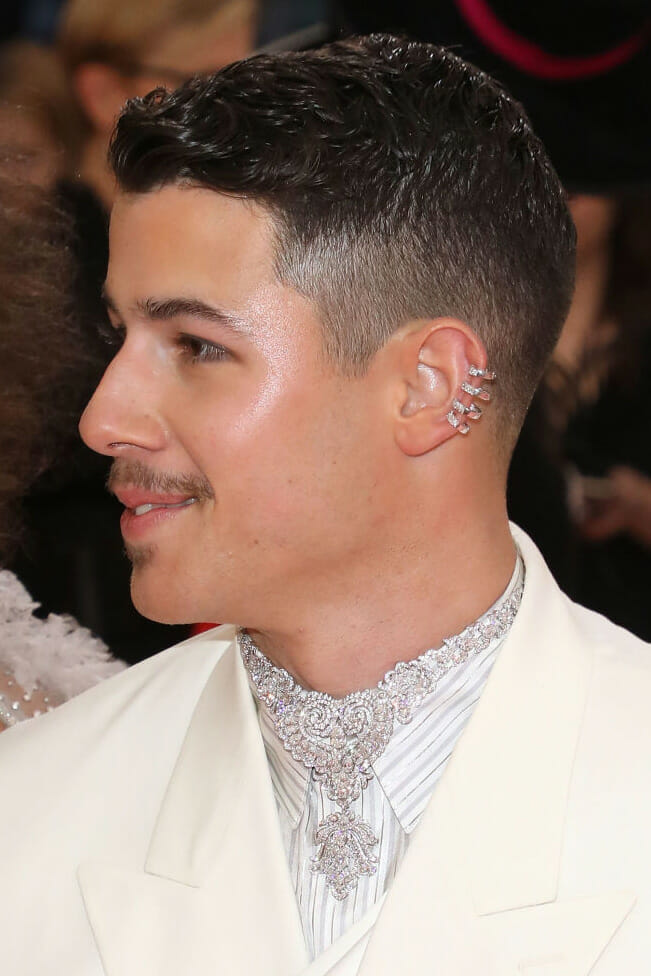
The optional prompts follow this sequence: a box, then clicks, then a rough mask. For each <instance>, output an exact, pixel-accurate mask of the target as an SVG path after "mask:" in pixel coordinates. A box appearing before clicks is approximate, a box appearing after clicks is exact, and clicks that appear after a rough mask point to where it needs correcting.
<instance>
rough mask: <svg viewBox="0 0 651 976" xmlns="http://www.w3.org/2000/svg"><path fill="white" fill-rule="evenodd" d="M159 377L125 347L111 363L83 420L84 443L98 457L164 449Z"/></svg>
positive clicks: (80, 426) (139, 454)
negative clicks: (158, 387) (130, 354)
mask: <svg viewBox="0 0 651 976" xmlns="http://www.w3.org/2000/svg"><path fill="white" fill-rule="evenodd" d="M157 396H158V392H157V374H156V372H155V370H153V369H152V367H151V365H148V364H146V363H140V362H139V361H138V360H136V359H134V358H133V357H129V355H128V354H127V353H126V351H125V348H124V347H123V349H122V350H121V351H120V352H119V353H118V355H117V356H116V357H115V359H114V360H113V361H112V362H111V363H110V364H109V366H108V368H107V370H106V372H105V373H104V376H103V377H102V379H101V382H100V384H99V386H98V387H97V389H96V390H95V393H94V394H93V396H92V398H91V400H90V402H89V403H88V406H87V407H86V409H85V410H84V412H83V414H82V417H81V420H80V421H79V433H80V434H81V437H82V440H83V441H84V442H85V443H86V444H87V445H88V447H90V448H91V449H92V450H93V451H96V452H97V453H98V454H106V455H108V456H110V457H119V456H123V457H128V456H132V457H136V456H141V455H142V452H154V451H160V450H162V449H163V448H164V447H165V445H166V442H167V435H166V429H165V425H164V423H163V422H162V418H161V417H160V416H159V415H158V413H157V403H158V402H159V401H158V399H157Z"/></svg>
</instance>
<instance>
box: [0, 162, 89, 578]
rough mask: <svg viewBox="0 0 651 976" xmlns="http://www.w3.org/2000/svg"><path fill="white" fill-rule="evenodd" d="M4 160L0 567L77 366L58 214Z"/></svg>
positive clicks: (64, 411)
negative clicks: (11, 174)
mask: <svg viewBox="0 0 651 976" xmlns="http://www.w3.org/2000/svg"><path fill="white" fill-rule="evenodd" d="M1 155H2V153H1V151H0V156H1ZM9 163H10V161H5V160H2V159H0V348H1V349H2V354H1V355H0V566H1V565H3V564H4V563H6V561H7V560H8V558H9V556H10V555H11V554H12V551H13V549H14V548H15V545H16V543H17V542H18V539H19V521H20V520H19V517H18V515H19V507H20V501H21V499H22V498H23V496H24V495H25V493H26V491H27V489H28V488H29V487H30V485H31V484H32V482H33V481H34V480H35V479H36V477H37V476H38V475H39V474H40V472H41V471H42V470H43V469H44V468H45V466H46V465H47V463H48V461H49V460H50V459H51V458H52V457H53V456H54V455H55V454H56V451H57V445H58V444H59V442H60V439H61V438H62V437H63V436H67V433H68V430H69V428H70V425H71V413H72V409H71V406H70V404H71V402H72V401H73V400H74V399H75V395H74V390H75V385H76V382H77V377H78V371H79V369H80V368H81V367H84V368H85V354H84V352H83V343H82V341H81V337H80V333H79V331H78V329H77V326H76V324H75V322H74V320H73V310H72V308H71V307H70V288H71V285H70V282H71V274H72V270H71V266H70V256H69V253H68V249H67V235H68V225H67V222H66V218H65V217H64V216H63V215H62V214H61V213H60V212H59V211H58V210H57V209H56V208H55V207H54V206H53V204H52V203H51V201H50V199H49V197H48V196H46V195H45V193H44V192H43V191H41V190H40V189H38V188H37V187H35V186H32V185H28V184H24V183H23V184H21V183H17V182H16V181H15V180H14V179H13V178H9V177H8V176H7V175H4V172H3V170H4V168H5V165H6V166H7V167H8V165H9Z"/></svg>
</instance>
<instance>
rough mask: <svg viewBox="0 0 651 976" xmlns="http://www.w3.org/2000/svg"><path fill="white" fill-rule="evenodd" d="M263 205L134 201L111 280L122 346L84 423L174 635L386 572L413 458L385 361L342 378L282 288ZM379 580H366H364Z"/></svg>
mask: <svg viewBox="0 0 651 976" xmlns="http://www.w3.org/2000/svg"><path fill="white" fill-rule="evenodd" d="M273 255H274V235H273V228H272V224H271V221H270V219H269V217H268V216H266V215H265V213H264V212H263V211H262V210H261V209H260V208H258V207H256V206H255V205H254V204H250V203H247V202H245V201H242V200H237V199H233V198H229V197H226V196H222V195H220V194H218V193H215V192H212V191H209V190H204V189H196V188H181V187H177V186H168V187H165V188H163V189H160V190H157V191H152V192H149V193H146V194H138V195H124V194H122V195H120V196H118V199H117V202H116V204H115V207H114V210H113V214H112V218H111V230H110V262H109V269H108V276H107V282H106V293H107V302H108V305H109V310H110V316H111V319H112V323H113V325H114V326H115V328H116V331H117V333H118V337H119V339H120V340H121V344H120V345H119V349H118V351H117V353H116V355H115V358H114V359H113V361H112V362H111V364H110V365H109V367H108V369H107V371H106V373H105V375H104V378H103V380H102V382H101V384H100V386H99V387H98V389H97V391H96V393H95V395H94V397H93V399H92V400H91V402H90V404H89V405H88V407H87V409H86V411H85V413H84V416H83V418H82V421H81V433H82V436H83V438H84V440H85V441H86V443H87V444H88V445H89V446H90V447H91V448H93V449H94V450H96V451H98V452H100V453H102V454H106V455H110V456H112V457H113V458H115V462H114V466H113V475H112V487H113V490H114V491H115V492H116V494H117V496H118V498H120V499H121V501H122V502H123V504H124V505H125V506H126V507H125V513H124V515H123V517H122V531H123V536H124V540H125V543H126V546H127V550H128V552H129V554H130V556H131V558H132V561H133V566H134V570H133V578H132V596H133V600H134V603H135V605H136V607H137V608H138V609H139V610H140V611H141V612H142V613H144V614H145V615H146V616H149V617H152V618H154V619H157V620H161V621H165V622H180V621H183V622H189V621H197V620H219V621H226V620H229V621H232V622H238V623H242V622H246V624H247V625H248V626H252V627H254V626H255V625H256V617H257V614H258V613H260V614H261V615H262V614H263V615H264V617H265V620H266V621H267V622H269V620H270V619H273V615H274V612H275V610H276V607H277V606H278V605H279V604H280V603H282V602H283V601H285V608H286V602H287V600H289V601H291V598H292V597H291V594H292V593H294V592H297V591H298V590H299V589H300V591H301V592H302V593H303V594H305V592H306V590H307V591H308V592H309V590H310V589H311V590H312V591H313V593H314V597H315V602H316V597H317V595H318V596H319V599H320V603H321V606H323V605H324V601H325V603H326V604H327V600H328V594H329V593H331V594H332V598H333V600H334V599H336V594H335V592H334V588H336V587H337V586H344V585H346V584H345V579H346V574H342V573H341V568H342V566H344V565H346V566H349V567H355V566H360V567H364V566H368V567H369V571H371V569H370V567H372V564H373V558H374V539H376V538H377V537H381V536H382V526H383V524H386V520H387V519H388V518H390V517H391V511H392V508H391V506H392V504H394V503H395V485H393V484H392V478H391V469H392V465H393V464H394V463H395V461H396V455H397V453H399V451H398V448H397V447H396V443H395V439H394V437H393V430H392V426H391V422H390V419H391V414H392V411H393V410H394V409H395V403H393V402H392V401H391V398H390V397H389V396H388V395H387V388H386V385H385V384H384V382H383V380H382V365H381V356H380V357H379V360H378V362H377V364H376V363H375V361H374V364H372V365H371V368H370V369H369V370H368V372H367V373H366V374H365V375H364V376H363V377H359V378H348V377H344V376H342V375H340V374H339V373H338V372H336V371H335V370H334V369H333V368H332V366H331V364H330V363H329V362H328V360H327V358H326V356H325V355H324V351H323V342H322V331H321V326H320V323H319V320H318V316H317V313H316V311H315V309H314V307H313V306H312V305H311V303H310V302H309V301H308V300H307V299H306V298H304V297H302V296H301V295H299V294H298V293H297V292H296V291H294V290H293V289H291V288H289V287H288V286H286V285H284V284H282V283H281V282H279V281H278V279H277V277H276V275H275V272H274V266H273ZM363 571H364V570H363V569H362V570H360V572H363Z"/></svg>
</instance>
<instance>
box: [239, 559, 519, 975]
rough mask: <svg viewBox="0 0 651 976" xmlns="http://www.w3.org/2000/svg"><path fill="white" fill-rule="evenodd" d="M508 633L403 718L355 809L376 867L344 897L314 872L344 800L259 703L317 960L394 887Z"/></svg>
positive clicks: (516, 574)
mask: <svg viewBox="0 0 651 976" xmlns="http://www.w3.org/2000/svg"><path fill="white" fill-rule="evenodd" d="M521 573H522V564H521V560H520V559H519V558H518V561H517V565H516V568H515V570H514V573H513V576H512V578H511V581H510V583H509V585H508V587H507V589H506V591H505V592H504V594H503V595H502V596H501V597H500V599H499V600H498V601H497V603H501V602H502V601H503V600H506V599H508V597H509V596H510V595H511V592H512V590H513V589H514V588H515V586H516V585H517V584H518V582H519V580H520V574H521ZM503 640H504V638H502V639H501V640H500V641H496V642H495V643H493V644H491V645H489V646H488V647H487V648H486V649H485V650H484V651H482V652H481V653H479V654H477V655H475V656H471V657H470V658H468V659H467V660H466V661H465V663H464V664H462V665H460V666H458V667H457V668H456V669H455V670H453V671H450V672H448V673H447V674H446V675H445V676H444V677H443V678H442V679H441V680H440V682H439V684H438V687H437V689H436V691H435V692H434V693H433V694H432V695H430V696H429V697H428V698H427V699H426V700H425V701H424V702H423V703H422V705H421V707H420V709H419V710H418V711H417V712H416V713H415V715H414V718H413V719H412V721H411V722H410V723H409V725H400V724H396V728H395V731H394V733H393V736H392V737H391V741H390V742H389V744H388V746H387V748H386V750H385V752H384V753H383V755H382V756H380V758H379V759H377V760H376V762H375V763H374V765H373V771H374V773H375V775H374V777H373V779H372V780H371V781H370V783H369V785H368V787H367V788H366V789H365V790H364V791H363V792H362V796H361V798H360V799H359V800H358V801H357V804H356V810H357V811H358V812H359V813H360V814H361V816H362V817H363V819H364V820H365V821H366V822H367V823H369V824H370V825H371V828H372V829H373V831H374V833H375V835H376V836H377V837H378V838H379V844H378V846H377V848H376V849H375V853H376V855H377V857H378V865H377V871H376V872H375V874H374V875H372V876H370V877H362V878H361V879H360V881H359V884H358V885H357V888H356V889H355V890H354V891H352V892H351V893H350V895H348V897H347V898H346V899H344V900H343V901H336V899H335V898H333V897H332V895H331V894H330V893H329V892H328V890H327V888H326V885H325V881H324V878H323V876H321V875H318V874H314V873H313V872H312V871H311V870H310V858H311V856H312V855H313V853H314V844H313V837H314V831H315V829H316V826H317V824H318V823H319V822H320V821H321V820H323V819H325V817H326V816H327V815H328V814H330V813H334V812H335V811H336V810H337V806H336V804H335V803H333V802H332V801H331V800H329V799H328V797H327V796H326V795H325V792H324V791H323V790H322V789H321V786H320V784H319V783H317V782H315V781H314V779H313V774H312V770H310V769H307V768H306V767H305V766H304V765H303V764H302V763H300V762H298V761H296V760H295V759H293V758H292V756H291V755H290V754H289V752H287V751H286V750H285V748H284V746H283V744H282V742H281V741H280V739H279V738H278V735H277V734H276V731H275V729H274V727H273V723H272V720H271V717H270V716H269V714H268V712H266V711H265V709H264V707H263V706H261V705H260V704H258V716H259V719H260V728H261V732H262V736H263V739H264V743H265V748H266V751H267V758H268V761H269V767H270V772H271V779H272V782H273V787H274V792H275V794H276V800H277V803H278V811H279V817H280V824H281V829H282V834H283V840H284V844H285V850H286V852H287V858H288V862H289V868H290V872H291V878H292V882H293V885H294V890H295V891H296V898H297V901H298V905H299V910H300V915H301V920H302V924H303V931H304V935H305V941H306V945H307V948H308V951H309V953H310V956H311V958H312V959H316V958H317V957H318V956H319V955H320V954H321V953H322V952H323V951H324V950H325V949H327V948H328V947H329V946H330V945H332V943H333V942H335V941H336V940H337V939H338V938H339V937H340V936H341V935H343V934H344V932H345V931H346V930H347V929H348V928H349V927H350V926H351V925H353V924H354V923H355V922H357V921H359V920H360V919H361V918H362V917H363V916H364V915H365V914H366V912H367V911H369V909H370V908H372V906H373V905H374V904H375V902H376V901H377V900H378V899H379V898H381V897H382V895H383V894H384V892H385V891H386V890H387V889H388V888H389V886H390V885H391V882H392V881H393V878H394V877H395V874H396V872H397V870H398V867H399V865H400V862H401V860H402V857H403V855H404V853H405V851H406V849H407V846H408V844H409V837H410V835H411V833H412V831H413V830H414V828H415V827H416V825H417V823H418V820H419V818H420V816H421V814H422V813H423V810H424V809H425V807H426V806H427V803H428V801H429V799H430V797H431V795H432V793H433V791H434V788H435V786H436V783H437V782H438V780H439V778H440V776H441V774H442V773H443V770H444V769H445V765H446V763H447V761H448V759H449V757H450V755H451V753H452V750H453V749H454V746H455V744H456V742H457V740H458V738H459V736H460V735H461V733H462V732H463V730H464V728H465V726H466V724H467V722H468V720H469V718H470V715H471V713H472V710H473V708H474V707H475V705H476V704H477V702H478V700H479V697H480V695H481V693H482V690H483V688H484V685H485V684H486V681H487V679H488V676H489V673H490V670H491V667H492V665H493V663H494V661H495V658H496V655H497V653H498V651H499V648H500V646H501V644H502V643H503Z"/></svg>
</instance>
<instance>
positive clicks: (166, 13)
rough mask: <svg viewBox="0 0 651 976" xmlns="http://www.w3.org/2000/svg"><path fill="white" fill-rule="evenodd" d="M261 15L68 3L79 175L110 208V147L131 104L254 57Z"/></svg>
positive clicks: (160, 1) (223, 8) (127, 3)
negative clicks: (80, 135) (79, 120)
mask: <svg viewBox="0 0 651 976" xmlns="http://www.w3.org/2000/svg"><path fill="white" fill-rule="evenodd" d="M254 14H255V4H254V2H253V0H152V2H147V3H142V2H141V3H137V2H134V0H68V3H66V4H65V6H64V7H63V10H62V13H61V21H60V24H59V30H58V36H57V48H58V50H59V52H60V54H61V58H62V61H63V64H64V65H65V69H66V72H67V74H68V77H69V79H70V84H71V87H72V90H73V92H74V96H75V98H76V100H77V103H78V106H79V108H80V110H81V114H82V117H83V122H84V140H83V144H82V148H81V154H80V158H79V165H78V175H79V177H80V178H81V180H82V181H83V182H84V183H85V184H86V186H88V187H90V188H91V189H92V190H93V192H94V193H95V195H96V196H97V198H98V200H99V201H100V202H101V203H102V205H103V206H104V208H105V209H107V210H108V209H109V208H110V206H111V203H112V200H113V193H114V183H113V178H112V176H111V173H110V171H109V168H108V165H107V161H106V154H107V150H108V143H109V139H110V136H111V132H112V131H113V126H114V124H115V120H116V118H117V116H118V114H119V112H120V110H121V108H122V106H123V105H124V103H125V102H126V101H127V99H129V98H132V97H134V96H136V95H145V94H146V93H147V92H149V91H151V90H152V89H153V88H156V87H158V86H164V87H166V88H176V87H177V86H178V85H180V84H181V83H182V82H183V81H185V80H187V79H188V78H190V77H192V76H193V75H197V74H198V75H205V74H210V73H211V72H213V71H217V70H218V69H219V68H222V67H224V65H226V64H229V63H230V62H231V61H236V60H239V59H240V58H243V57H246V55H247V54H249V53H250V52H251V50H252V48H253V43H254V31H255V17H254Z"/></svg>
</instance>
